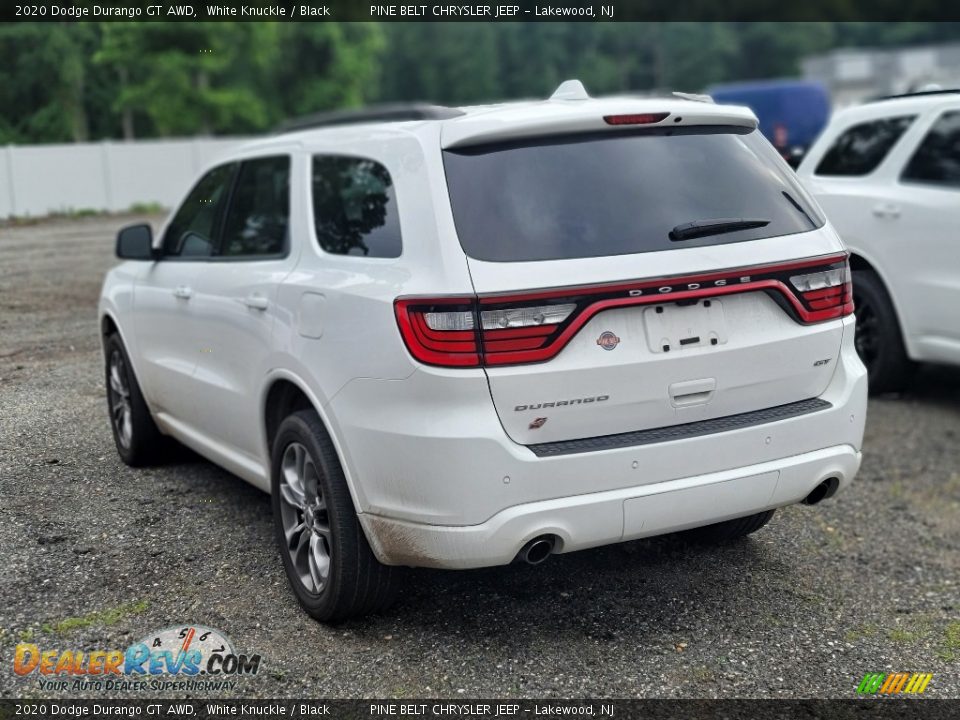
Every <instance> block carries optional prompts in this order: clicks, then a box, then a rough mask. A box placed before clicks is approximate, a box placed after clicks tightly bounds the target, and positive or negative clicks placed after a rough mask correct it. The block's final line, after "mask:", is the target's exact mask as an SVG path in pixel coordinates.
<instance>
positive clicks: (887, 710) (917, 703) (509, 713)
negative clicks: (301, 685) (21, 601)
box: [0, 698, 960, 720]
mask: <svg viewBox="0 0 960 720" xmlns="http://www.w3.org/2000/svg"><path fill="white" fill-rule="evenodd" d="M83 717H89V718H105V719H107V720H113V719H114V718H117V719H119V718H191V719H192V718H217V717H227V718H297V719H299V718H369V719H370V720H385V719H387V718H423V719H425V720H426V719H429V720H435V719H436V718H477V719H480V718H483V719H484V720H487V719H496V720H511V719H514V718H522V719H524V720H525V719H526V718H531V719H532V718H542V719H543V720H547V719H553V718H568V717H570V718H580V717H590V718H631V719H632V718H637V719H638V720H668V719H669V720H673V719H674V718H680V719H682V720H734V719H739V718H744V719H749V720H754V719H757V720H765V719H766V718H770V719H771V720H773V719H775V720H793V719H794V718H797V719H802V720H847V719H848V718H849V719H850V720H868V719H870V720H873V719H874V718H877V719H878V720H886V719H888V718H889V719H890V720H894V719H896V720H914V719H916V720H921V719H923V720H940V719H941V718H944V719H947V718H960V700H921V699H917V698H910V699H906V698H904V699H893V698H874V699H869V700H866V699H865V700H423V699H421V700H289V699H286V700H189V699H187V700H142V699H138V700H113V699H111V700H106V699H105V700H100V701H97V700H23V701H20V700H8V699H3V700H0V720H7V719H8V718H51V719H52V720H61V719H62V720H68V719H70V718H83Z"/></svg>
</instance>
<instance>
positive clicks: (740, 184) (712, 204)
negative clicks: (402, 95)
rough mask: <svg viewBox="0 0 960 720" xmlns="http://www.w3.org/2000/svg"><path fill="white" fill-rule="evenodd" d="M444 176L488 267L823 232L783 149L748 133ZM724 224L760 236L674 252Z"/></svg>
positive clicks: (538, 154)
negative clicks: (692, 231) (686, 230)
mask: <svg viewBox="0 0 960 720" xmlns="http://www.w3.org/2000/svg"><path fill="white" fill-rule="evenodd" d="M444 166H445V169H446V173H447V184H448V187H449V192H450V202H451V204H452V207H453V215H454V220H455V222H456V227H457V234H458V235H459V236H460V242H461V244H462V246H463V249H464V251H465V252H466V253H467V255H469V256H470V257H472V258H475V259H477V260H489V261H498V262H504V261H532V260H560V259H567V258H584V257H602V256H609V255H626V254H633V253H643V252H654V251H658V250H677V249H682V248H691V247H701V246H704V245H719V244H723V243H732V242H742V241H747V240H756V239H759V238H765V237H773V236H777V235H789V234H792V233H800V232H806V231H808V230H812V229H814V228H816V227H819V226H820V225H822V224H823V220H822V218H820V217H819V215H818V213H817V211H816V209H815V208H814V207H813V205H812V203H811V202H810V200H809V198H808V197H807V195H806V193H805V192H804V191H803V190H802V188H801V187H800V186H799V184H798V182H797V181H796V179H795V177H794V176H793V174H792V172H791V171H790V170H789V168H787V167H786V166H785V165H784V164H783V161H782V160H780V158H779V156H778V155H777V153H776V151H775V150H774V149H773V147H772V146H771V145H770V144H769V143H768V142H767V141H766V140H765V139H764V138H763V136H762V135H761V134H760V133H759V132H757V131H750V130H747V129H745V128H735V127H704V126H700V127H690V128H664V129H662V130H656V131H651V130H645V131H633V132H630V133H617V134H612V133H603V134H595V135H593V134H591V135H577V136H564V137H552V138H541V139H538V140H534V141H525V142H513V143H501V144H496V145H482V146H473V147H467V148H456V149H452V150H447V151H445V152H444ZM722 220H731V221H737V220H750V221H758V222H754V223H753V225H758V226H755V227H748V228H746V229H736V230H732V229H727V230H725V231H723V232H720V233H717V234H705V235H702V236H700V235H698V236H695V237H686V238H684V239H679V240H677V239H675V240H671V231H674V230H676V229H677V228H679V227H682V226H685V225H688V224H689V223H714V224H716V223H717V221H722ZM758 223H763V224H762V225H759V224H758ZM727 225H729V226H730V227H732V225H731V224H730V223H727ZM675 234H676V233H675Z"/></svg>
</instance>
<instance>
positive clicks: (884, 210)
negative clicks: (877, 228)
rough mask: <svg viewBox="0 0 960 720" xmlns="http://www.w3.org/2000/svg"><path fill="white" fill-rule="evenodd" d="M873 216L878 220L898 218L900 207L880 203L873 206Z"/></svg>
mask: <svg viewBox="0 0 960 720" xmlns="http://www.w3.org/2000/svg"><path fill="white" fill-rule="evenodd" d="M873 214H874V215H875V216H876V217H878V218H894V219H895V218H898V217H900V207H899V206H898V205H894V204H893V203H880V204H879V205H874V207H873Z"/></svg>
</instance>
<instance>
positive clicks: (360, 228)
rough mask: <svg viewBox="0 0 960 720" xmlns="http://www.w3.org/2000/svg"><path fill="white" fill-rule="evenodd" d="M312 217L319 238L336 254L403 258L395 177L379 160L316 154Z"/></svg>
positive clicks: (324, 245)
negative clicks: (392, 176) (401, 255)
mask: <svg viewBox="0 0 960 720" xmlns="http://www.w3.org/2000/svg"><path fill="white" fill-rule="evenodd" d="M312 188H313V219H314V227H315V228H316V233H317V241H318V242H319V243H320V247H322V248H323V249H324V250H325V251H326V252H328V253H332V254H334V255H359V256H362V257H373V258H395V257H400V253H401V250H402V249H403V243H402V240H401V237H400V217H399V215H398V212H397V197H396V193H395V191H394V187H393V179H392V178H391V177H390V173H389V172H388V171H387V169H386V168H385V167H384V166H383V165H381V164H380V163H378V162H377V161H376V160H370V159H367V158H360V157H347V156H340V155H315V156H314V157H313V168H312Z"/></svg>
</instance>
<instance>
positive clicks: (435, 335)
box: [395, 297, 480, 367]
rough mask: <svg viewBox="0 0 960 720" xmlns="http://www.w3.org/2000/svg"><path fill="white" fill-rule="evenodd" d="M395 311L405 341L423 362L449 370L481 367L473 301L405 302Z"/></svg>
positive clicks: (398, 303) (457, 299)
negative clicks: (449, 368) (450, 368)
mask: <svg viewBox="0 0 960 720" xmlns="http://www.w3.org/2000/svg"><path fill="white" fill-rule="evenodd" d="M395 311H396V314H397V324H398V325H399V326H400V334H401V335H402V336H403V341H404V342H405V343H406V345H407V349H408V350H409V351H410V354H411V355H413V356H414V357H415V358H416V359H417V360H419V361H420V362H422V363H426V364H427V365H442V366H446V367H478V366H479V365H480V350H479V347H478V338H477V331H476V328H475V325H476V323H475V318H476V308H475V300H474V299H473V298H450V297H446V298H424V299H401V300H397V302H396V305H395Z"/></svg>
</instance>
